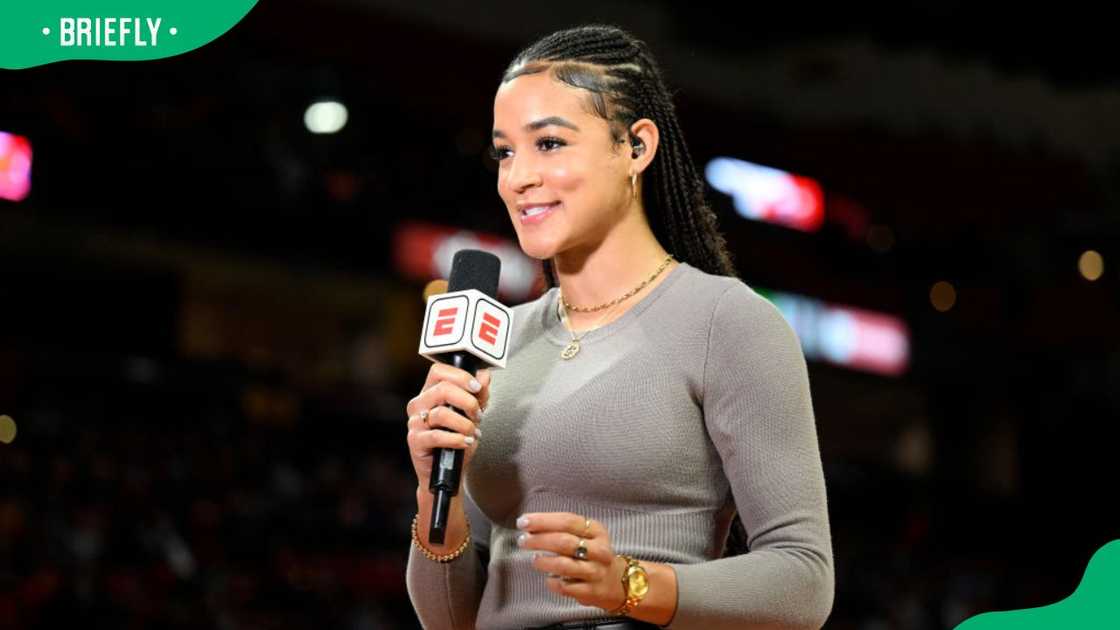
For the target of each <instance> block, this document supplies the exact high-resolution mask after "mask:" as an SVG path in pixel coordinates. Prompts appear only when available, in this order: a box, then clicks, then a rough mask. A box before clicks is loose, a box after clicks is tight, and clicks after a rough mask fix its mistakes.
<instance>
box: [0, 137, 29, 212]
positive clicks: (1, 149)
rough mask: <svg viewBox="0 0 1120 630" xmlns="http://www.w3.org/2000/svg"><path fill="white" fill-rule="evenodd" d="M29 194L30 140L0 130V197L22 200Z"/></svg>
mask: <svg viewBox="0 0 1120 630" xmlns="http://www.w3.org/2000/svg"><path fill="white" fill-rule="evenodd" d="M29 194H31V141H30V140H28V139H27V138H25V137H23V136H17V135H15V134H12V133H7V132H5V131H0V199H7V200H9V201H23V200H24V199H26V198H27V195H29Z"/></svg>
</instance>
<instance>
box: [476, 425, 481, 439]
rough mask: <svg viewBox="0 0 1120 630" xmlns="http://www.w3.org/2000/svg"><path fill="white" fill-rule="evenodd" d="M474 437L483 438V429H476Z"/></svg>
mask: <svg viewBox="0 0 1120 630" xmlns="http://www.w3.org/2000/svg"><path fill="white" fill-rule="evenodd" d="M474 436H475V437H476V438H481V437H482V429H480V428H478V427H475V428H474Z"/></svg>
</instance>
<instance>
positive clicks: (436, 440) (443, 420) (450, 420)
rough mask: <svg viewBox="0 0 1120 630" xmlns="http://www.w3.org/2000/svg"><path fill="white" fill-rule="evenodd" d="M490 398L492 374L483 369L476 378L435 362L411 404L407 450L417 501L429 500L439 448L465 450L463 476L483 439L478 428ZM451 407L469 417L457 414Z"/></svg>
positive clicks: (409, 406)
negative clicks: (422, 496)
mask: <svg viewBox="0 0 1120 630" xmlns="http://www.w3.org/2000/svg"><path fill="white" fill-rule="evenodd" d="M489 398H490V370H489V369H481V370H479V371H478V376H477V378H476V377H474V376H472V375H471V374H470V373H469V372H467V371H466V370H463V369H460V368H457V367H455V366H452V365H448V364H446V363H439V362H434V363H432V366H431V368H429V369H428V378H427V380H426V381H424V387H423V388H422V389H421V390H420V393H419V394H418V395H417V396H416V397H415V398H413V399H412V400H410V401H408V405H407V406H406V407H405V411H406V413H407V414H408V450H409V453H410V454H411V456H412V466H413V468H414V469H415V470H416V479H417V481H418V482H419V487H418V488H417V497H418V498H419V497H420V496H421V494H420V493H421V492H422V493H423V494H426V495H427V496H429V497H430V496H431V495H430V494H428V480H429V478H430V476H431V474H432V462H433V451H434V450H435V449H437V448H459V449H466V452H465V453H464V454H463V474H464V476H465V474H466V470H467V466H468V465H469V464H470V461H471V458H472V457H473V456H474V452H475V450H476V449H477V448H478V440H479V438H480V437H481V435H482V432H481V430H480V429H479V428H478V427H477V426H476V425H477V424H478V423H479V422H480V421H481V414H482V409H483V408H485V407H486V403H487V401H488V400H489ZM448 404H450V405H452V406H454V407H456V408H458V409H461V410H462V411H463V412H464V413H465V414H467V415H466V417H464V416H463V415H462V414H459V413H457V412H456V411H454V410H453V409H451V407H447V406H445V405H448Z"/></svg>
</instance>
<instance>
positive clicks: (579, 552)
mask: <svg viewBox="0 0 1120 630" xmlns="http://www.w3.org/2000/svg"><path fill="white" fill-rule="evenodd" d="M575 558H576V560H586V559H587V541H586V540H584V539H582V538H580V539H579V545H578V546H577V547H576V554H575Z"/></svg>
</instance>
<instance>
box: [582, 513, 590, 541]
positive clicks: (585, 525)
mask: <svg viewBox="0 0 1120 630" xmlns="http://www.w3.org/2000/svg"><path fill="white" fill-rule="evenodd" d="M589 533H591V519H589V518H586V517H585V518H584V519H583V537H584V538H587V535H588V534H589Z"/></svg>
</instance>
